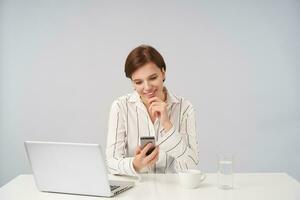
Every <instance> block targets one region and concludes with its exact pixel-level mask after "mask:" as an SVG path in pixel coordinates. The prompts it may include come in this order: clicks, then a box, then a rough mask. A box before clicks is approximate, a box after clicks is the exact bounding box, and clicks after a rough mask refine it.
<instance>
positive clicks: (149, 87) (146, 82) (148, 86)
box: [144, 81, 151, 90]
mask: <svg viewBox="0 0 300 200" xmlns="http://www.w3.org/2000/svg"><path fill="white" fill-rule="evenodd" d="M144 89H145V90H150V89H151V85H150V83H149V82H148V81H145V85H144Z"/></svg>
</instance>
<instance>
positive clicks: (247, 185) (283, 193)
mask: <svg viewBox="0 0 300 200" xmlns="http://www.w3.org/2000/svg"><path fill="white" fill-rule="evenodd" d="M111 179H114V180H132V181H135V186H134V187H133V188H132V189H130V190H128V191H125V192H123V193H121V194H119V195H117V196H115V197H113V199H139V200H140V199H141V200H147V199H161V200H167V199H172V200H180V199H184V200H190V199H198V200H199V199H205V200H210V199H213V200H231V199H233V200H234V199H236V200H238V199H243V200H248V199H249V200H250V199H251V200H253V199H255V200H260V199H263V200H277V199H278V200H299V199H300V183H299V182H298V181H297V180H295V179H293V178H292V177H290V176H289V175H287V174H286V173H249V174H248V173H247V174H245V173H242V174H235V175H234V183H235V186H234V189H232V190H221V189H218V188H217V186H216V183H217V174H206V180H205V181H204V182H203V183H202V185H201V186H200V187H198V188H197V189H184V188H182V187H181V186H180V184H179V181H178V177H177V175H176V174H147V175H143V176H142V179H141V180H137V179H135V178H129V177H121V176H111ZM0 199H1V200H37V199H38V200H49V199H53V200H54V199H55V200H83V199H86V200H94V199H108V198H102V197H92V196H83V195H70V194H58V193H47V192H40V191H38V190H37V188H36V186H35V183H34V179H33V176H32V175H31V174H28V175H19V176H18V177H16V178H15V179H13V180H12V181H10V182H9V183H7V184H6V185H4V186H3V187H1V188H0Z"/></svg>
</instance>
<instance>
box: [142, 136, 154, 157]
mask: <svg viewBox="0 0 300 200" xmlns="http://www.w3.org/2000/svg"><path fill="white" fill-rule="evenodd" d="M148 143H152V147H151V148H150V149H149V150H148V151H147V153H146V156H148V155H150V154H151V153H152V151H153V150H154V149H155V137H154V136H141V137H140V146H141V149H143V148H144V147H145V146H146V145H147V144H148Z"/></svg>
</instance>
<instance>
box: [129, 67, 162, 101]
mask: <svg viewBox="0 0 300 200" xmlns="http://www.w3.org/2000/svg"><path fill="white" fill-rule="evenodd" d="M164 79H165V72H164V71H162V70H161V69H160V68H158V66H157V65H156V64H154V63H147V64H145V65H144V66H142V67H140V68H139V69H137V70H136V71H135V72H134V73H133V74H132V76H131V80H132V83H133V86H134V88H135V90H136V91H137V92H138V94H139V95H140V96H141V98H142V100H143V101H144V102H147V101H148V100H149V99H150V98H152V97H155V96H156V97H159V98H161V99H162V98H163V97H164V93H163V87H164V84H163V83H164V82H163V80H164Z"/></svg>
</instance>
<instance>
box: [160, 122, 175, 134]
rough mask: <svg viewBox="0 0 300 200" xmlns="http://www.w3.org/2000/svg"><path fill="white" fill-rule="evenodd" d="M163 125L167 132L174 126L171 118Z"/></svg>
mask: <svg viewBox="0 0 300 200" xmlns="http://www.w3.org/2000/svg"><path fill="white" fill-rule="evenodd" d="M162 126H163V127H164V129H165V132H168V131H169V130H170V129H171V128H172V126H173V124H172V123H171V121H170V120H168V121H166V122H164V123H163V125H162Z"/></svg>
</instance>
